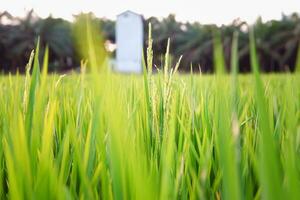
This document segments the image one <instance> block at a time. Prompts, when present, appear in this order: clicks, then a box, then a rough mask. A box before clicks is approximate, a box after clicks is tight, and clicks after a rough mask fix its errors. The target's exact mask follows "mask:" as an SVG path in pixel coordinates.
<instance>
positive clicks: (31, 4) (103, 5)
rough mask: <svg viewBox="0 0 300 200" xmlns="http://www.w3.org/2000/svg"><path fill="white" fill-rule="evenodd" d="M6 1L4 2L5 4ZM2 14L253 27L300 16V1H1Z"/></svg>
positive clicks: (0, 9) (68, 18)
mask: <svg viewBox="0 0 300 200" xmlns="http://www.w3.org/2000/svg"><path fill="white" fill-rule="evenodd" d="M1 1H2V2H1ZM0 2H1V7H0V12H1V11H4V10H7V11H8V12H10V13H11V14H12V15H14V16H24V15H25V13H26V12H28V11H29V10H30V9H32V8H33V9H34V11H35V13H37V14H38V15H39V16H40V17H43V18H44V17H47V16H49V14H52V16H53V17H62V18H64V19H67V20H70V21H72V20H73V17H72V16H73V14H78V13H80V12H93V13H94V14H95V15H96V16H97V17H106V18H111V19H115V18H116V15H118V14H119V13H121V12H123V11H125V10H132V11H134V12H137V13H139V14H143V15H144V16H145V17H150V16H156V17H160V18H161V17H166V16H168V15H169V14H170V13H173V14H175V15H176V19H178V20H180V21H190V22H194V21H198V22H200V23H202V24H208V23H216V24H218V25H221V24H228V23H230V22H232V21H233V20H234V19H236V18H240V19H241V20H245V21H247V22H248V23H253V22H254V21H255V20H256V19H257V17H258V16H261V17H262V19H263V20H264V21H266V20H270V19H280V18H281V16H282V13H284V14H291V13H293V12H298V13H299V12H300V1H299V0H145V1H144V0H106V1H105V0H98V1H97V0H48V1H43V0H0Z"/></svg>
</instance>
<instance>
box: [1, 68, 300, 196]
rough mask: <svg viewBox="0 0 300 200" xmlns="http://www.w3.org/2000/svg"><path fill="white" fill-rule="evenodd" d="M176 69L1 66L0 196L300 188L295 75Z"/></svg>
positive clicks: (299, 84) (264, 192)
mask: <svg viewBox="0 0 300 200" xmlns="http://www.w3.org/2000/svg"><path fill="white" fill-rule="evenodd" d="M170 77H171V76H163V75H156V76H153V77H147V78H146V79H144V78H143V77H136V76H122V75H111V74H110V75H106V76H103V75H99V78H98V79H96V81H95V79H93V76H91V75H85V74H81V75H67V76H66V77H62V76H61V77H59V76H54V75H52V76H48V77H47V76H46V75H45V74H43V73H42V74H41V75H39V76H35V74H33V76H31V77H30V76H28V75H27V77H26V78H25V77H24V76H18V75H15V76H9V77H8V76H7V77H3V76H2V77H0V92H1V98H0V133H1V135H0V137H1V143H0V160H1V166H0V179H1V181H0V194H1V199H3V198H4V197H9V198H11V199H33V198H34V199H68V198H72V199H73V198H78V199H99V198H101V199H112V198H113V199H199V198H200V199H214V198H215V199H219V198H222V199H253V198H257V199H260V198H265V199H282V198H287V199H297V198H299V193H300V190H299V186H300V184H299V178H300V173H299V170H300V153H299V152H300V151H299V150H300V126H299V125H300V77H299V75H288V74H286V75H263V76H262V80H264V88H263V91H259V90H260V88H259V86H256V84H255V79H254V77H253V75H244V76H238V80H235V81H238V82H235V83H234V84H233V82H232V81H233V79H232V77H231V76H227V75H224V76H204V75H203V76H201V75H173V76H172V77H171V80H170V79H169V78H170ZM168 80H170V81H168ZM145 86H146V87H145ZM259 92H262V96H259V95H261V93H259Z"/></svg>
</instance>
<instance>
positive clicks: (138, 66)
mask: <svg viewBox="0 0 300 200" xmlns="http://www.w3.org/2000/svg"><path fill="white" fill-rule="evenodd" d="M143 36H144V29H143V20H142V16H141V15H139V14H136V13H134V12H131V11H125V12H123V13H121V14H119V15H118V16H117V23H116V42H117V65H116V68H115V69H116V71H118V72H125V73H141V72H142V69H143V68H142V51H143Z"/></svg>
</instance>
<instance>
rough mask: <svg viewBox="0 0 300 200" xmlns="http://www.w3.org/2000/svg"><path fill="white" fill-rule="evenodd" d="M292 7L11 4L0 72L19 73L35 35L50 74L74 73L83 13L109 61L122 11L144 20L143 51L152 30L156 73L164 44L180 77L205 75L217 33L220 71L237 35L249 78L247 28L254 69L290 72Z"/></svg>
mask: <svg viewBox="0 0 300 200" xmlns="http://www.w3.org/2000/svg"><path fill="white" fill-rule="evenodd" d="M298 3H299V2H298ZM297 6H298V4H297V0H286V1H283V0H278V1H276V2H274V1H271V0H265V1H258V0H254V1H237V0H226V1H218V0H210V1H207V0H206V1H196V0H186V1H176V0H175V1H170V0H167V1H163V2H160V1H157V0H154V1H151V2H150V1H118V0H117V1H109V2H108V1H107V2H104V1H92V0H87V1H82V0H74V1H72V2H71V1H67V0H60V1H57V0H54V1H51V2H50V1H49V2H43V1H37V0H31V1H22V0H19V1H16V0H12V1H9V2H5V3H4V6H1V8H0V73H15V72H17V71H19V72H21V73H22V72H24V71H25V65H26V63H27V61H28V59H29V55H30V52H31V51H32V50H33V49H34V47H35V43H36V40H37V37H38V36H40V39H41V44H42V45H41V46H42V51H41V54H43V49H44V47H45V46H46V45H48V46H49V50H50V59H49V60H50V63H49V70H50V71H51V72H58V73H62V72H63V73H65V72H68V71H73V70H75V71H76V70H78V68H79V65H80V58H79V56H78V54H79V53H78V51H77V49H76V47H75V46H76V45H75V43H76V42H75V39H74V38H75V37H74V34H73V28H74V24H75V23H76V21H77V20H78V19H79V18H80V16H82V15H85V14H87V15H91V16H92V18H93V20H94V21H96V22H97V23H98V25H99V31H101V32H102V35H103V39H104V41H105V42H104V46H105V48H106V50H107V52H108V53H109V54H110V55H111V59H112V61H113V60H114V57H115V51H116V44H115V42H116V41H115V21H116V16H117V14H119V13H121V12H123V11H125V10H128V9H130V10H133V11H135V12H137V13H139V14H141V15H142V16H143V22H144V38H145V40H144V47H145V48H144V49H146V46H147V42H148V41H147V38H148V24H149V23H151V24H152V37H153V39H154V43H153V50H154V64H155V65H156V67H158V68H159V67H160V66H161V65H162V63H163V55H164V53H165V51H166V46H167V40H168V38H170V40H171V47H170V53H171V58H172V60H173V61H174V62H176V61H177V59H178V58H179V57H180V55H183V59H182V62H181V64H180V68H179V69H180V71H182V72H188V71H190V68H191V66H192V67H193V71H195V72H197V71H199V70H200V69H201V71H202V72H207V73H212V72H213V71H214V69H213V44H212V30H214V29H219V30H220V32H221V35H222V42H223V47H224V53H225V62H226V64H227V66H230V50H231V41H232V36H233V33H234V32H239V68H240V71H241V72H243V73H247V72H249V71H250V61H249V39H248V27H249V26H254V27H255V36H256V42H257V52H258V57H259V61H260V67H261V70H262V71H264V72H287V71H294V70H295V66H296V63H300V58H299V57H300V48H299V44H300V17H299V8H298V7H299V6H298V7H297ZM83 13H85V14H83ZM99 45H103V44H99ZM297 55H298V56H297ZM228 70H229V68H228Z"/></svg>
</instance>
